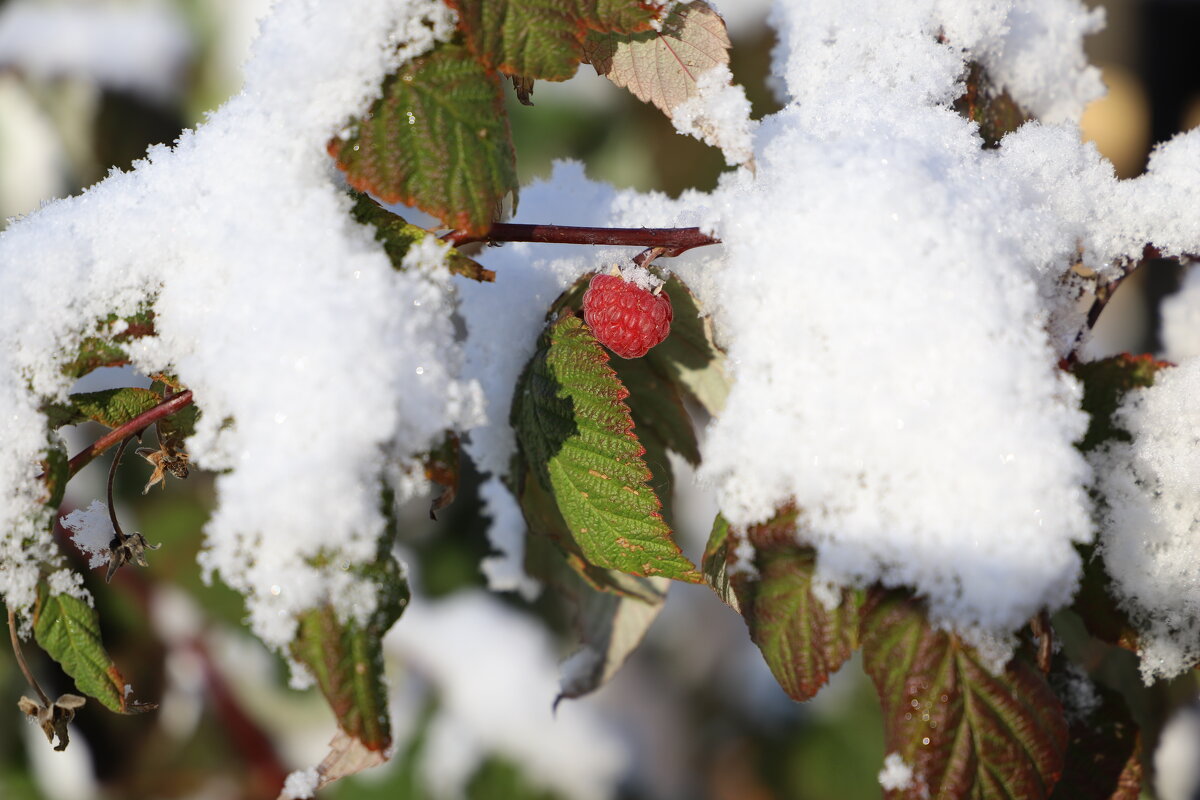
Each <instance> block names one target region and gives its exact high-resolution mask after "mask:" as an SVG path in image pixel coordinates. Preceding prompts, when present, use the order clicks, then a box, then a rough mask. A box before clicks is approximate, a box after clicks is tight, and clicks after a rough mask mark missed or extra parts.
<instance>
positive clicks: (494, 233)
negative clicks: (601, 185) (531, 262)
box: [442, 222, 721, 256]
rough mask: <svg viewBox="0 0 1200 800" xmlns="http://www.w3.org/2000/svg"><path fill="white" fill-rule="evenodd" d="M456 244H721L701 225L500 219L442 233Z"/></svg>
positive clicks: (668, 250)
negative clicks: (473, 229) (475, 229)
mask: <svg viewBox="0 0 1200 800" xmlns="http://www.w3.org/2000/svg"><path fill="white" fill-rule="evenodd" d="M442 238H443V239H444V240H445V241H447V242H449V243H450V244H452V245H455V246H458V245H462V244H467V243H469V242H540V243H544V244H607V245H616V246H619V247H645V248H656V249H661V251H662V252H661V255H665V256H677V255H680V254H682V253H686V252H687V251H688V250H691V249H692V248H693V247H703V246H705V245H710V244H720V243H721V240H720V239H717V238H715V237H713V236H709V235H708V234H707V233H704V232H703V231H701V230H700V229H699V228H581V227H576V226H573V225H519V224H516V223H511V222H496V223H493V224H492V227H491V228H490V229H488V232H487V233H485V234H483V235H482V236H471V235H468V234H466V233H464V232H462V231H451V232H450V233H448V234H446V235H445V236H443V237H442Z"/></svg>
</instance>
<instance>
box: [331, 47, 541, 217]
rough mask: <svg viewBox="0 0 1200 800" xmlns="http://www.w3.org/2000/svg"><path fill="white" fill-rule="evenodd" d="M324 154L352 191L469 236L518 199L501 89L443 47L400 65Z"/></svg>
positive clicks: (458, 52)
mask: <svg viewBox="0 0 1200 800" xmlns="http://www.w3.org/2000/svg"><path fill="white" fill-rule="evenodd" d="M329 150H330V153H331V154H332V155H333V156H334V158H336V159H337V162H338V166H339V167H341V169H342V170H344V171H345V173H346V180H348V181H349V182H350V185H351V186H353V187H354V188H356V189H358V190H359V191H363V192H370V193H372V194H373V195H375V196H376V197H379V198H380V199H382V200H383V201H384V202H387V203H404V204H406V205H411V206H416V207H417V208H420V209H421V210H422V211H425V212H427V213H429V214H432V215H434V216H436V217H439V218H440V219H441V220H442V221H443V222H445V223H446V224H447V225H450V226H452V227H455V228H459V229H461V230H464V231H467V232H469V233H473V234H478V233H483V232H484V231H486V230H487V229H488V227H489V226H490V225H491V223H492V220H494V219H496V217H497V216H498V214H499V209H500V206H501V203H502V202H503V200H504V198H505V197H506V196H508V195H512V197H513V198H515V197H516V194H517V173H516V162H515V156H514V154H513V148H512V140H511V136H510V134H509V129H508V117H507V116H506V115H505V113H504V94H503V89H502V87H501V85H500V82H499V80H498V79H497V78H496V77H495V76H494V75H490V74H488V71H487V70H486V69H484V67H482V66H481V65H480V64H479V62H477V61H476V60H475V59H474V58H473V57H472V56H471V53H470V51H468V50H467V49H466V48H465V47H463V46H460V45H454V44H441V45H439V46H438V47H436V48H435V49H434V50H433V51H432V52H431V53H429V54H428V55H426V56H423V57H421V58H418V59H416V60H414V61H412V62H409V63H407V64H405V65H404V66H403V67H402V68H401V69H400V72H399V73H397V74H396V75H393V76H391V77H390V78H388V80H387V81H386V83H385V84H384V87H383V96H382V97H381V98H380V99H379V100H377V101H376V102H375V104H374V105H373V106H372V107H371V110H370V112H369V113H368V114H367V116H366V117H365V118H363V119H362V120H360V121H359V122H358V123H356V124H355V125H354V126H352V128H351V133H350V135H349V136H347V137H346V138H335V139H333V140H332V141H331V142H330V143H329Z"/></svg>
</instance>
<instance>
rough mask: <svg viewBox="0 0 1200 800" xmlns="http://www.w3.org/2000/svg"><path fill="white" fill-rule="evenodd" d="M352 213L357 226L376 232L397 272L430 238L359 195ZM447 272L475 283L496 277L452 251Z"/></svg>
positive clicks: (448, 253)
mask: <svg viewBox="0 0 1200 800" xmlns="http://www.w3.org/2000/svg"><path fill="white" fill-rule="evenodd" d="M351 213H353V214H354V218H355V219H356V220H358V221H359V222H361V223H363V224H364V225H371V226H372V227H374V228H375V239H376V241H378V242H382V243H383V249H384V251H385V252H386V253H387V255H388V259H389V260H391V262H392V266H394V267H395V268H396V269H401V268H402V267H403V264H404V256H405V255H406V254H407V253H408V250H409V248H410V247H412V246H413V245H415V244H416V243H417V242H420V241H423V240H424V239H425V237H427V236H429V231H427V230H425V229H424V228H420V227H418V226H416V225H413V224H412V223H411V222H408V221H406V220H405V219H404V217H401V216H400V215H399V214H393V213H392V212H391V211H388V210H387V209H385V208H383V207H382V206H380V205H379V204H378V203H376V202H375V201H374V200H372V199H371V198H370V197H369V196H368V195H365V194H362V193H361V192H358V193H356V196H355V198H354V208H352V209H351ZM446 268H447V269H449V270H450V271H451V272H452V273H454V274H455V275H462V276H463V277H464V278H470V279H471V280H475V281H488V282H490V281H494V280H496V273H494V272H492V271H491V270H490V269H485V268H484V266H483V265H482V264H480V263H479V262H478V261H476V260H475V259H473V258H468V257H467V256H465V255H463V254H462V253H460V252H459V251H458V250H456V249H455V248H453V247H451V248H450V249H449V250H448V251H447V252H446Z"/></svg>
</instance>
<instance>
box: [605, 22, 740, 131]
mask: <svg viewBox="0 0 1200 800" xmlns="http://www.w3.org/2000/svg"><path fill="white" fill-rule="evenodd" d="M584 47H585V50H586V53H587V60H588V61H590V62H591V64H592V66H594V67H595V68H596V72H598V73H599V74H601V75H603V76H605V77H606V78H608V79H609V80H610V81H612V82H613V83H615V84H616V85H617V86H620V87H623V88H626V89H628V90H629V91H631V92H633V94H634V96H635V97H637V99H639V100H641V101H642V102H644V103H653V104H654V105H655V106H657V107H658V108H659V109H660V110H662V112H663V113H665V114H666V115H667V116H671V113H672V112H673V111H674V110H675V108H676V107H677V106H678V105H679V104H680V103H683V102H684V101H686V100H689V99H690V98H692V97H695V96H696V95H698V94H699V90H698V89H697V87H696V79H697V78H698V77H699V76H700V75H702V74H703V73H705V72H708V71H709V70H710V69H713V68H714V67H719V66H721V65H727V64H728V63H729V34H728V33H726V31H725V21H724V20H723V19H721V15H720V14H718V13H717V12H716V11H714V10H713V9H712V8H711V7H709V5H708V4H707V3H704V2H691V3H681V4H679V5H676V6H675V7H674V8H673V9H672V10H671V13H670V15H669V16H668V17H667V18H666V20H664V21H663V25H662V30H659V31H654V30H650V31H646V32H644V33H634V34H620V33H612V32H606V33H592V34H591V35H589V36H588V38H587V41H586V43H585V45H584Z"/></svg>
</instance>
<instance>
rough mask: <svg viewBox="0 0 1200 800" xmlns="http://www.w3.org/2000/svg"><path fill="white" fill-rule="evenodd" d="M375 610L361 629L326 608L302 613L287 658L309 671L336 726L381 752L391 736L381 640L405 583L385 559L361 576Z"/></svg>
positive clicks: (404, 597) (401, 603) (400, 605)
mask: <svg viewBox="0 0 1200 800" xmlns="http://www.w3.org/2000/svg"><path fill="white" fill-rule="evenodd" d="M367 574H368V575H369V576H370V578H371V579H372V580H373V581H374V582H375V583H376V585H377V586H378V587H379V592H380V597H379V605H378V608H377V609H376V610H375V612H374V613H373V614H372V615H371V617H370V619H369V620H367V621H366V622H365V623H361V622H358V621H355V620H342V619H339V618H338V614H337V612H336V611H335V610H334V609H333V607H332V606H331V605H328V604H326V605H323V606H320V607H319V608H315V609H312V610H310V611H306V612H305V613H303V614H301V615H300V617H299V621H300V628H299V632H298V634H297V636H296V639H295V640H294V641H293V642H292V645H291V652H292V656H293V657H294V658H295V659H296V660H298V661H300V662H301V663H303V664H304V665H306V666H307V667H308V668H309V669H310V670H312V673H313V675H314V676H315V677H316V679H317V686H319V687H320V689H321V693H322V694H323V695H325V699H326V701H327V702H328V703H329V707H330V708H331V709H333V713H334V716H336V717H337V721H338V726H339V727H340V728H341V729H342V730H343V731H344V732H345V733H346V734H347V735H349V736H352V737H354V738H355V739H357V740H359V741H360V742H362V744H363V745H365V746H366V747H367V749H369V750H374V751H379V750H386V749H387V748H388V747H390V746H391V742H392V734H391V726H390V724H389V720H388V707H387V685H386V684H385V683H384V676H383V644H382V639H383V635H384V634H385V633H387V631H388V629H389V628H390V627H391V626H392V624H393V623H394V622H395V621H396V620H397V619H399V618H400V614H401V612H402V611H403V610H404V607H405V606H406V605H408V600H409V592H408V583H407V581H405V579H404V576H403V574H402V573H401V570H400V567H399V565H398V564H397V563H396V561H395V559H393V558H392V557H391V556H390V555H388V556H386V557H385V558H384V559H383V560H382V561H380V562H377V563H376V564H373V565H372V566H371V568H370V570H369V571H368V573H367Z"/></svg>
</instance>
